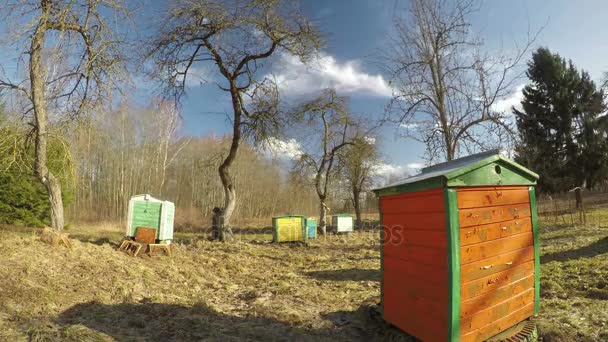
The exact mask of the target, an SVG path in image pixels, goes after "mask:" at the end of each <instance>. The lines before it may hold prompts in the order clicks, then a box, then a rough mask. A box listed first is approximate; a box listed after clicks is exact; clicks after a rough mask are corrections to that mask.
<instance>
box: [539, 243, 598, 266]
mask: <svg viewBox="0 0 608 342" xmlns="http://www.w3.org/2000/svg"><path fill="white" fill-rule="evenodd" d="M606 252H608V237H605V238H603V239H600V240H598V241H595V242H594V243H592V244H590V245H587V246H583V247H580V248H577V249H571V250H566V251H561V252H555V253H550V254H546V255H542V256H541V257H540V262H541V264H546V263H548V262H552V261H559V262H564V261H568V260H575V259H581V258H593V257H595V256H598V255H600V254H604V253H606Z"/></svg>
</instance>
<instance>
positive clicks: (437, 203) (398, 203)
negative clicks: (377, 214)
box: [380, 190, 444, 214]
mask: <svg viewBox="0 0 608 342" xmlns="http://www.w3.org/2000/svg"><path fill="white" fill-rule="evenodd" d="M380 207H381V209H382V212H383V213H385V214H395V213H403V214H412V213H429V212H434V213H442V212H444V203H443V194H442V192H441V191H439V190H431V191H422V192H415V193H413V194H405V195H396V196H388V197H382V198H381V200H380Z"/></svg>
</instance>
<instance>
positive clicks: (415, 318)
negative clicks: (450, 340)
mask: <svg viewBox="0 0 608 342" xmlns="http://www.w3.org/2000/svg"><path fill="white" fill-rule="evenodd" d="M384 299H385V301H384V302H383V303H384V305H383V317H384V319H385V320H386V321H387V322H390V323H391V324H393V325H395V326H396V327H398V328H399V329H401V330H403V331H405V332H407V333H408V334H410V335H412V336H415V337H417V338H419V339H421V340H424V341H445V340H446V339H447V330H446V329H445V327H446V325H447V320H446V318H445V317H440V316H438V314H439V312H436V311H434V310H432V309H431V308H430V307H429V306H427V305H426V304H427V303H426V302H419V303H416V302H409V301H407V302H406V301H400V297H398V296H395V293H394V292H389V293H384ZM444 311H445V310H444Z"/></svg>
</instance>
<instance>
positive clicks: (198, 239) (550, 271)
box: [0, 210, 608, 341]
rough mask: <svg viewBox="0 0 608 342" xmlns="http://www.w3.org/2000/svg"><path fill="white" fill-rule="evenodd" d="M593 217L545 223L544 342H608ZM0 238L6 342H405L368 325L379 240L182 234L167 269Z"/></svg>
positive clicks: (96, 248) (100, 244) (0, 302)
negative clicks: (300, 241) (285, 240)
mask: <svg viewBox="0 0 608 342" xmlns="http://www.w3.org/2000/svg"><path fill="white" fill-rule="evenodd" d="M588 217H589V218H590V219H589V220H588V222H590V223H589V224H588V225H586V226H583V227H575V226H573V225H571V224H566V223H564V222H566V221H565V220H563V219H560V218H559V217H558V218H542V217H541V220H540V222H541V224H540V229H541V244H542V249H541V254H542V257H541V262H542V265H541V269H542V274H541V286H542V288H541V296H542V302H541V314H540V315H539V317H538V318H537V321H538V325H539V328H540V331H541V335H542V336H543V338H544V340H545V341H606V340H608V326H607V325H606V324H607V323H608V317H607V316H608V315H607V314H608V286H607V283H606V282H607V280H608V210H603V211H602V210H595V211H593V212H591V213H590V214H589V216H588ZM602 222H605V227H604V226H602ZM1 232H2V235H3V239H2V240H1V241H0V260H2V264H3V265H2V267H0V279H1V280H0V340H2V341H20V340H24V341H28V340H29V341H55V340H61V341H83V340H86V341H113V340H119V341H169V340H178V341H180V340H222V341H226V340H227V341H231V340H233V341H241V340H260V339H263V340H332V341H336V340H345V341H346V340H365V341H368V340H395V341H399V340H402V341H407V340H410V338H408V337H407V336H405V335H403V334H400V333H399V332H397V331H395V330H394V329H392V328H389V327H387V326H386V325H384V324H382V323H380V322H378V321H376V320H374V319H370V317H369V315H368V307H369V305H370V304H371V303H373V301H374V300H375V299H376V298H377V297H378V296H379V293H380V290H379V284H380V282H379V280H380V271H379V246H378V234H377V232H358V233H355V234H353V235H350V236H329V237H327V238H320V239H317V240H314V241H313V242H311V244H310V246H309V247H305V246H300V245H288V244H280V245H277V244H271V243H268V240H270V235H269V234H263V233H262V234H243V235H239V236H240V237H241V238H242V239H241V241H239V242H237V243H234V244H221V243H212V242H208V241H206V240H205V239H204V237H203V236H201V235H200V234H197V233H193V232H190V233H179V234H177V235H176V243H175V245H174V256H173V257H172V258H168V257H154V258H149V257H142V258H133V257H129V256H127V255H125V254H122V253H120V252H118V251H116V246H117V244H118V243H119V241H120V239H121V237H122V232H121V231H120V229H118V228H117V227H116V226H113V225H106V226H99V227H95V228H92V227H88V228H87V227H83V228H72V229H70V230H69V233H70V234H71V236H72V238H73V244H74V246H73V249H72V250H67V249H65V248H62V247H51V246H49V245H46V244H44V243H42V242H40V241H39V239H38V236H37V230H34V229H24V228H11V227H4V228H2V229H1Z"/></svg>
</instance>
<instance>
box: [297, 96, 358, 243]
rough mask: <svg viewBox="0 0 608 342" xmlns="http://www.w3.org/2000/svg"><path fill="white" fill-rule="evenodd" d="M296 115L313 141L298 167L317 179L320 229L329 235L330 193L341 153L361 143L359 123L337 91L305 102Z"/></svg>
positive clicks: (300, 158)
mask: <svg viewBox="0 0 608 342" xmlns="http://www.w3.org/2000/svg"><path fill="white" fill-rule="evenodd" d="M296 113H297V116H298V118H299V119H300V120H302V121H303V122H304V123H305V127H303V129H302V130H306V132H307V134H308V136H309V137H313V141H312V143H311V144H310V145H309V146H308V147H307V148H306V149H307V150H306V151H304V152H303V153H302V154H301V155H300V156H299V158H298V160H297V163H296V165H295V167H296V168H297V169H299V170H301V171H302V172H305V173H307V172H309V173H311V174H312V176H313V179H314V187H315V190H316V192H317V196H318V197H319V226H318V227H319V230H320V231H321V233H322V234H325V233H326V230H327V222H326V220H327V208H328V207H327V199H328V197H329V191H328V190H329V189H330V184H331V183H332V180H333V177H334V176H335V174H336V171H337V169H336V168H335V167H336V164H337V163H338V160H337V159H338V153H339V152H340V151H341V150H342V149H344V148H345V147H346V146H349V145H353V144H354V143H355V142H356V141H358V140H359V139H360V138H361V135H360V133H361V131H360V130H359V129H358V122H356V121H355V120H354V119H353V118H352V116H351V115H350V114H349V112H348V108H347V98H345V97H341V96H338V95H337V94H336V91H335V90H333V89H327V90H325V91H324V92H323V93H322V94H321V95H320V96H319V97H317V98H315V99H313V100H311V101H309V102H306V103H304V104H303V105H301V106H300V107H298V108H297V110H296Z"/></svg>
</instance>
